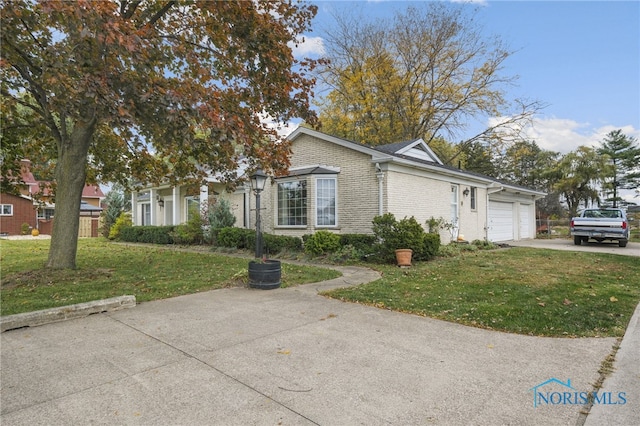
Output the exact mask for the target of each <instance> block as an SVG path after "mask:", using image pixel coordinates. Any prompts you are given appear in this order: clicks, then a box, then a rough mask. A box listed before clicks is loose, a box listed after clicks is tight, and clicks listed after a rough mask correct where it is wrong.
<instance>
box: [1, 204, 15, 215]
mask: <svg viewBox="0 0 640 426" xmlns="http://www.w3.org/2000/svg"><path fill="white" fill-rule="evenodd" d="M0 216H13V204H0Z"/></svg>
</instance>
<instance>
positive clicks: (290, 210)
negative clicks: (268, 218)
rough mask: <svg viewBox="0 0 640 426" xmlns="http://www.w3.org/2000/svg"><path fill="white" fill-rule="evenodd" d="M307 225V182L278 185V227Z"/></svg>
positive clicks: (300, 181)
mask: <svg viewBox="0 0 640 426" xmlns="http://www.w3.org/2000/svg"><path fill="white" fill-rule="evenodd" d="M306 225H307V181H306V180H299V181H292V182H282V183H279V184H278V226H306Z"/></svg>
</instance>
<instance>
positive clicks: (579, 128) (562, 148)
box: [525, 118, 640, 154]
mask: <svg viewBox="0 0 640 426" xmlns="http://www.w3.org/2000/svg"><path fill="white" fill-rule="evenodd" d="M618 129H621V130H622V133H624V134H625V135H627V136H631V137H635V138H638V137H639V136H640V129H635V128H634V127H633V126H631V125H627V126H613V125H604V126H600V127H593V126H591V125H590V124H589V123H579V122H577V121H575V120H571V119H567V118H536V119H534V121H533V124H532V125H531V126H530V127H528V128H527V129H525V134H526V136H527V137H528V139H530V140H533V141H535V142H536V143H537V144H538V146H539V147H540V148H543V149H546V150H549V151H556V152H559V153H561V154H566V153H567V152H570V151H574V150H575V149H576V148H578V147H579V146H591V147H596V146H599V145H600V143H601V142H602V140H603V139H604V138H605V136H606V135H607V134H608V133H609V132H611V131H613V130H618Z"/></svg>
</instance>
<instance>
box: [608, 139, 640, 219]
mask: <svg viewBox="0 0 640 426" xmlns="http://www.w3.org/2000/svg"><path fill="white" fill-rule="evenodd" d="M598 154H600V155H603V156H605V158H606V161H607V163H608V164H609V166H610V167H609V168H608V171H607V173H606V176H605V179H604V185H603V186H604V189H605V191H607V192H608V193H609V194H611V196H610V197H608V198H607V199H606V200H605V201H606V202H607V203H611V204H612V205H613V207H617V206H618V204H619V203H620V202H622V201H624V200H623V199H622V198H621V197H620V194H619V190H620V189H630V190H636V191H637V190H638V187H640V147H639V146H638V140H637V139H636V138H633V137H629V136H627V135H625V134H624V133H622V130H620V129H618V130H613V131H611V132H609V133H608V134H607V136H606V137H605V138H604V139H603V140H602V142H601V145H600V147H599V148H598Z"/></svg>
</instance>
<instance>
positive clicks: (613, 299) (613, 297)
mask: <svg viewBox="0 0 640 426" xmlns="http://www.w3.org/2000/svg"><path fill="white" fill-rule="evenodd" d="M609 300H611V301H612V302H617V301H618V299H617V298H616V297H615V296H611V297H610V298H609Z"/></svg>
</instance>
